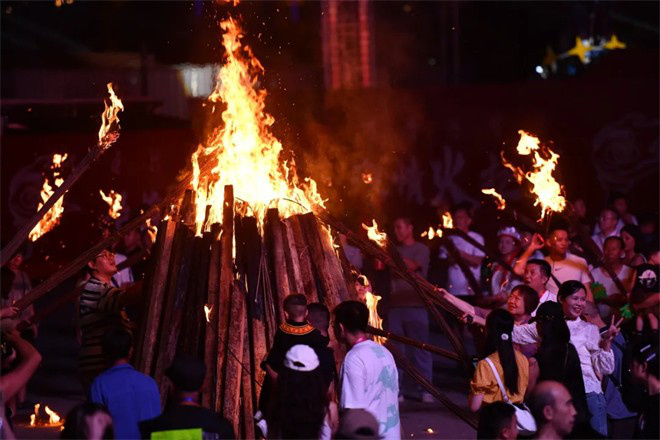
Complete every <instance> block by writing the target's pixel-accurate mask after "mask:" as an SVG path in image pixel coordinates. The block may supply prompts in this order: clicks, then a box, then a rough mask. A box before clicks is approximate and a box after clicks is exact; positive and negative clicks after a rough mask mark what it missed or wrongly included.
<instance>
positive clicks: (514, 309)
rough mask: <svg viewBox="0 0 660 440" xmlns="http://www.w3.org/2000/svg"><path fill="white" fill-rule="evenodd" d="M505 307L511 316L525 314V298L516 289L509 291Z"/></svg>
mask: <svg viewBox="0 0 660 440" xmlns="http://www.w3.org/2000/svg"><path fill="white" fill-rule="evenodd" d="M506 305H507V309H508V310H509V313H511V314H512V315H513V316H520V315H524V314H525V300H524V299H523V297H522V296H520V293H518V291H517V290H514V291H513V292H511V295H509V300H508V301H507V304H506Z"/></svg>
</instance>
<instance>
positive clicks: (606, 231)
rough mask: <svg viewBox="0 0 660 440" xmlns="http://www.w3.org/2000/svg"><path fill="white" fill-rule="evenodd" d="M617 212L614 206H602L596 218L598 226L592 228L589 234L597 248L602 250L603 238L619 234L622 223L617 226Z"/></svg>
mask: <svg viewBox="0 0 660 440" xmlns="http://www.w3.org/2000/svg"><path fill="white" fill-rule="evenodd" d="M618 222H619V213H618V212H617V211H616V210H615V209H614V208H604V209H603V210H602V211H601V212H600V217H599V218H598V228H594V234H593V235H592V236H591V238H592V239H593V241H594V243H596V246H598V249H600V250H601V252H602V251H603V244H604V243H605V239H606V238H608V237H612V236H615V235H619V232H620V231H621V228H622V227H623V224H621V226H620V227H619V224H618Z"/></svg>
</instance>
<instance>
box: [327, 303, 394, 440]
mask: <svg viewBox="0 0 660 440" xmlns="http://www.w3.org/2000/svg"><path fill="white" fill-rule="evenodd" d="M333 313H334V317H335V320H334V333H335V335H336V337H337V339H338V340H339V341H340V342H342V343H343V344H345V345H346V347H347V348H348V349H349V350H348V353H346V357H345V358H344V362H343V363H342V366H341V372H340V383H341V386H340V399H339V407H340V409H341V410H347V409H357V408H361V409H365V410H367V411H369V412H370V413H372V414H373V415H374V416H375V417H376V418H377V419H378V426H379V433H378V434H379V435H380V436H381V438H385V439H399V438H401V425H400V422H399V401H398V394H399V378H398V373H397V369H396V364H395V363H394V358H393V357H392V354H391V353H390V352H389V351H388V350H387V349H386V348H385V347H382V346H380V345H378V344H376V343H375V342H373V341H371V340H370V339H369V338H368V336H367V334H366V329H367V322H368V320H369V310H368V309H367V306H366V305H364V304H362V303H361V302H358V301H344V302H342V303H341V304H339V305H338V306H337V307H336V308H335V310H334V312H333Z"/></svg>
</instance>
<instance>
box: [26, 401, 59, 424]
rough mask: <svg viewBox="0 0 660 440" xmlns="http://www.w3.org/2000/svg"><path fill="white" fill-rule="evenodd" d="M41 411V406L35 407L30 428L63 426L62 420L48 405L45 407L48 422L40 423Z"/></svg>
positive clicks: (31, 415)
mask: <svg viewBox="0 0 660 440" xmlns="http://www.w3.org/2000/svg"><path fill="white" fill-rule="evenodd" d="M40 409H41V404H40V403H37V404H36V405H34V414H30V426H37V425H39V426H59V425H61V424H62V418H61V417H60V416H59V414H57V413H56V412H55V411H53V410H52V409H50V408H48V405H46V406H45V407H44V411H46V414H48V422H39V410H40Z"/></svg>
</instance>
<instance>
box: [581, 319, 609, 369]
mask: <svg viewBox="0 0 660 440" xmlns="http://www.w3.org/2000/svg"><path fill="white" fill-rule="evenodd" d="M599 343H600V333H598V327H596V326H595V325H590V326H588V328H587V349H588V350H589V354H590V355H591V365H593V367H594V372H595V373H596V374H597V375H599V376H600V377H603V376H607V375H608V374H611V373H612V372H613V371H614V366H615V361H614V351H612V350H611V349H610V351H605V350H603V349H602V348H600V345H599Z"/></svg>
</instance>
